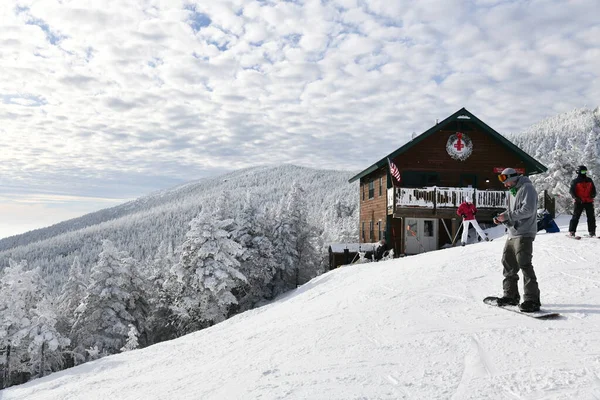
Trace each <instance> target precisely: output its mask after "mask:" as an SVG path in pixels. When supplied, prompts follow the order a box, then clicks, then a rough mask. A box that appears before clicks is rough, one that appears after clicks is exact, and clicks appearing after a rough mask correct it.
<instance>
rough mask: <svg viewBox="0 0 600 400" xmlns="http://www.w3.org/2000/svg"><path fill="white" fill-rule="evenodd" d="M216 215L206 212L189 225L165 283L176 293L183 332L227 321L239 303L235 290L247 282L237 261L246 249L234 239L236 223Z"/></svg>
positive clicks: (176, 309) (174, 306)
mask: <svg viewBox="0 0 600 400" xmlns="http://www.w3.org/2000/svg"><path fill="white" fill-rule="evenodd" d="M216 214H217V213H216V212H213V213H209V212H207V211H203V212H201V213H200V214H199V215H198V216H197V217H196V218H194V219H193V220H192V221H191V222H190V230H189V231H188V233H187V235H186V240H185V242H184V243H183V244H182V246H181V249H180V251H179V253H180V258H179V262H178V263H177V264H175V265H174V266H173V268H172V269H171V278H170V279H169V281H168V282H167V283H166V287H167V288H168V289H169V291H170V293H172V294H173V305H172V307H173V310H174V311H175V313H176V314H177V317H178V326H179V331H180V333H188V332H191V331H194V330H197V329H202V328H204V327H207V326H210V325H212V324H214V323H217V322H220V321H223V320H224V319H225V318H227V317H228V316H229V315H230V312H231V310H232V307H233V306H235V305H236V304H237V299H236V297H235V296H234V294H233V293H232V291H233V290H235V289H236V288H238V287H239V286H240V285H244V284H246V283H247V281H248V280H247V279H246V277H245V276H244V275H243V274H242V273H241V272H240V270H239V267H240V263H239V261H238V260H237V257H238V256H239V255H240V254H241V253H242V251H243V249H242V247H241V246H240V244H239V243H237V242H235V241H234V240H233V239H231V232H232V231H233V230H234V222H233V220H232V219H225V220H222V219H219V218H218V217H217V215H216Z"/></svg>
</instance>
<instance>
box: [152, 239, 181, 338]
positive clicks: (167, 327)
mask: <svg viewBox="0 0 600 400" xmlns="http://www.w3.org/2000/svg"><path fill="white" fill-rule="evenodd" d="M175 263H176V259H175V255H174V251H173V246H172V244H171V241H170V240H169V241H167V242H164V241H163V242H162V243H161V244H160V246H159V248H158V251H157V253H156V255H155V256H154V258H153V259H152V261H150V262H149V266H150V267H149V276H148V281H149V285H148V290H149V295H148V303H149V306H150V314H149V317H148V344H152V343H157V342H161V341H164V340H170V339H174V338H175V337H176V331H175V329H174V327H173V325H172V322H173V320H174V316H173V312H172V310H171V307H170V303H171V299H170V297H169V293H168V292H167V291H166V290H165V289H164V284H165V281H166V280H167V278H168V274H169V270H170V269H171V267H172V266H173V264H175Z"/></svg>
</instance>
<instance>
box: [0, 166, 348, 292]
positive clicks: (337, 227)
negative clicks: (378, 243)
mask: <svg viewBox="0 0 600 400" xmlns="http://www.w3.org/2000/svg"><path fill="white" fill-rule="evenodd" d="M353 174H355V172H347V171H330V170H316V169H310V168H302V167H297V166H293V165H282V166H279V167H255V168H249V169H244V170H239V171H235V172H232V173H229V174H225V175H222V176H218V177H215V178H211V179H202V180H199V181H195V182H190V183H187V184H184V185H181V186H178V187H175V188H173V189H169V190H163V191H159V192H156V193H152V194H150V195H148V196H144V197H141V198H139V199H137V200H135V201H132V202H128V203H126V204H123V205H120V206H117V207H112V208H109V209H105V210H100V211H98V212H95V213H91V214H87V215H85V216H82V217H80V218H75V219H72V220H69V221H64V222H61V223H59V224H56V225H53V226H50V227H47V228H43V229H38V230H35V231H32V232H28V233H25V234H22V235H17V236H13V237H9V238H6V239H3V240H0V270H2V268H4V267H6V266H7V265H8V259H9V258H12V259H14V260H22V259H25V260H27V261H28V265H29V266H30V267H32V268H33V267H40V268H41V270H42V272H43V273H44V274H45V275H46V277H47V280H48V281H49V283H50V284H51V286H52V287H53V288H55V289H58V288H59V287H60V286H61V285H62V283H63V282H64V279H65V274H66V272H67V271H68V269H69V266H70V265H71V264H72V263H73V260H74V258H75V257H79V259H80V261H81V262H82V264H83V266H84V269H85V268H89V266H90V265H92V264H93V263H94V262H95V261H96V259H97V257H98V254H99V253H100V251H101V243H102V240H103V239H109V240H111V241H112V242H113V243H114V244H115V245H116V246H117V248H119V249H120V250H123V251H127V252H128V253H129V254H130V255H131V256H133V257H134V258H136V259H138V260H145V259H148V258H151V257H153V256H154V255H155V254H156V252H157V250H158V248H159V247H160V246H161V245H163V246H164V245H166V246H168V247H170V248H176V247H177V246H179V245H180V244H181V243H182V242H183V238H184V236H185V233H186V232H187V231H188V229H189V226H188V223H189V222H190V221H191V220H192V219H193V218H194V217H195V216H196V215H197V214H198V212H199V211H200V210H201V209H202V207H203V206H208V207H213V206H214V204H215V203H216V202H217V199H218V198H219V196H221V195H222V194H225V195H226V197H227V198H228V199H229V201H230V203H231V204H232V206H236V205H237V204H239V203H240V202H241V201H242V200H243V199H244V198H245V197H246V196H247V194H251V195H253V196H255V197H256V198H259V199H260V203H261V206H262V207H263V208H266V209H269V208H270V209H273V208H275V207H276V206H277V204H278V203H279V202H280V201H281V199H282V198H283V197H284V196H285V195H286V193H288V191H289V190H290V188H291V186H292V184H293V183H294V182H298V183H299V184H300V185H301V186H302V188H303V189H304V193H305V198H306V201H307V204H308V207H309V210H308V212H309V219H310V221H311V223H313V224H314V225H315V227H316V228H317V230H318V232H319V234H320V235H321V240H322V241H323V243H326V242H329V241H337V239H338V235H340V234H342V233H343V232H344V231H347V229H353V230H354V231H355V232H356V236H357V235H358V233H357V232H358V223H357V222H356V221H358V187H357V184H349V183H348V179H349V178H350V177H351V176H353ZM349 221H350V222H349Z"/></svg>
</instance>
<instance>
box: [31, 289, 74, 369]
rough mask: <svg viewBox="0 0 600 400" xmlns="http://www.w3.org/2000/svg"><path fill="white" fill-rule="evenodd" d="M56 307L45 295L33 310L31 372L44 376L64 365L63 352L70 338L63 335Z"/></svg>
mask: <svg viewBox="0 0 600 400" xmlns="http://www.w3.org/2000/svg"><path fill="white" fill-rule="evenodd" d="M57 319H58V318H57V315H56V307H55V306H54V304H52V302H51V301H50V300H49V299H48V298H47V297H43V298H41V299H40V301H39V302H38V303H37V305H36V307H35V308H33V309H32V310H31V327H30V329H29V334H28V336H29V339H30V342H29V346H28V348H27V350H28V353H29V364H30V365H31V373H32V375H35V376H37V377H42V376H45V375H47V374H48V373H51V372H54V371H58V370H60V369H62V367H63V362H64V358H63V352H62V350H63V349H65V348H67V346H69V344H70V340H69V339H68V338H66V337H65V336H63V335H62V334H61V333H60V332H59V331H58V329H57V328H56V325H57Z"/></svg>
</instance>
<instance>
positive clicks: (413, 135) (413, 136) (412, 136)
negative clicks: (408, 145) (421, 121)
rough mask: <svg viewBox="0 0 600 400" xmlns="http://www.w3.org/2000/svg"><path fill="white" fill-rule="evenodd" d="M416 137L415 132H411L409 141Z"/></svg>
mask: <svg viewBox="0 0 600 400" xmlns="http://www.w3.org/2000/svg"><path fill="white" fill-rule="evenodd" d="M416 137H417V132H413V133H412V135H411V140H412V139H414V138H416Z"/></svg>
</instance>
